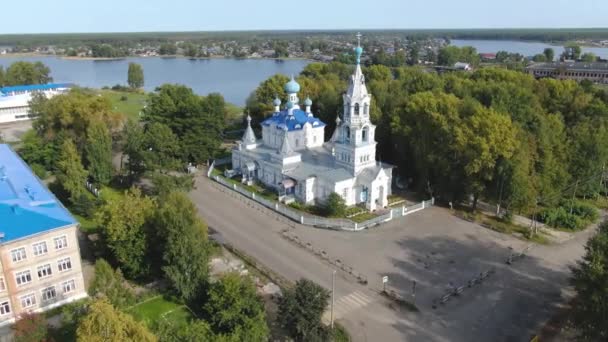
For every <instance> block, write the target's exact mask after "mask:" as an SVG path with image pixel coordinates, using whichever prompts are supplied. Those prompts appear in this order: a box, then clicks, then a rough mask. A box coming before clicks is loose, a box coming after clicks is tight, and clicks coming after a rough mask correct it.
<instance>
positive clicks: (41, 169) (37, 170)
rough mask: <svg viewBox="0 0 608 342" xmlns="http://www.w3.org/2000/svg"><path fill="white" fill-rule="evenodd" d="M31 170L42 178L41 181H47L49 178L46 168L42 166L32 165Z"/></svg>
mask: <svg viewBox="0 0 608 342" xmlns="http://www.w3.org/2000/svg"><path fill="white" fill-rule="evenodd" d="M30 168H31V169H32V171H34V174H35V175H36V176H37V177H38V178H40V179H45V178H46V176H47V171H46V169H45V168H44V166H42V165H40V164H32V165H30Z"/></svg>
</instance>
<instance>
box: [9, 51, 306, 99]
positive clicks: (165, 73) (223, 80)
mask: <svg viewBox="0 0 608 342" xmlns="http://www.w3.org/2000/svg"><path fill="white" fill-rule="evenodd" d="M18 60H22V61H29V62H36V61H40V62H43V63H44V64H46V65H47V66H48V67H49V68H50V69H51V76H52V77H53V81H54V82H60V83H74V84H77V85H79V86H82V87H91V88H101V87H103V86H112V85H115V84H123V85H126V83H127V70H128V65H129V63H130V62H135V63H139V64H141V65H142V67H143V69H144V79H145V86H144V88H145V90H147V91H152V90H154V88H156V87H157V86H159V85H161V84H164V83H180V84H185V85H187V86H188V87H191V88H192V89H193V90H194V92H196V93H197V94H201V95H205V94H209V93H212V92H217V93H220V94H222V95H223V96H224V98H225V99H226V101H228V102H231V103H233V104H236V105H238V106H243V105H244V104H245V101H246V100H247V97H248V96H249V94H251V92H252V91H253V90H255V88H256V87H257V86H258V85H259V84H260V82H262V81H264V80H266V79H267V78H268V77H270V76H272V75H274V74H284V75H297V74H299V73H300V71H302V69H303V68H304V67H305V66H306V65H307V64H309V63H310V61H307V60H283V61H279V60H270V59H199V60H190V59H187V58H161V57H145V58H144V57H132V58H131V57H130V58H125V59H121V60H84V59H83V60H76V59H63V58H60V57H54V56H36V57H2V58H0V66H4V67H5V68H6V67H8V66H9V65H10V64H11V63H13V62H15V61H18Z"/></svg>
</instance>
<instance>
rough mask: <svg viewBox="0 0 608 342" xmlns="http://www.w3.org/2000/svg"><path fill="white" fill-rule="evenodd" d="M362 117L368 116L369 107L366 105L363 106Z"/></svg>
mask: <svg viewBox="0 0 608 342" xmlns="http://www.w3.org/2000/svg"><path fill="white" fill-rule="evenodd" d="M363 115H369V105H368V104H367V103H366V104H364V105H363Z"/></svg>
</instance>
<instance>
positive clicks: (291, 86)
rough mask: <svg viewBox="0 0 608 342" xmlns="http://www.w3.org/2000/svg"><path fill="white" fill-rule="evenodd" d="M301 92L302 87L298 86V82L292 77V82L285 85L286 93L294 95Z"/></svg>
mask: <svg viewBox="0 0 608 342" xmlns="http://www.w3.org/2000/svg"><path fill="white" fill-rule="evenodd" d="M299 91H300V85H299V84H298V82H296V80H294V79H293V76H292V77H291V81H289V82H287V84H285V92H286V93H287V94H293V93H297V92H299Z"/></svg>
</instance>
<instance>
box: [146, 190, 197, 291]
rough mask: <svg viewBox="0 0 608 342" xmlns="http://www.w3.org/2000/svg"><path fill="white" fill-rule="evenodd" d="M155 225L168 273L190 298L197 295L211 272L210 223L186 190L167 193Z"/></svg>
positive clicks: (170, 278) (157, 214)
mask: <svg viewBox="0 0 608 342" xmlns="http://www.w3.org/2000/svg"><path fill="white" fill-rule="evenodd" d="M154 225H155V228H156V229H157V231H158V234H159V239H158V240H156V241H157V243H158V244H160V245H161V246H163V251H162V256H163V263H164V266H163V268H162V269H163V272H164V274H165V277H166V278H167V280H169V282H170V283H171V285H172V287H173V288H174V289H175V290H176V291H177V292H178V293H179V295H180V296H181V297H182V298H183V299H185V300H186V301H190V300H193V299H195V298H197V297H198V296H200V295H201V294H202V290H203V289H204V287H205V286H206V283H207V276H208V262H209V244H208V241H207V225H206V224H205V223H204V222H203V221H202V220H201V219H200V218H199V217H198V214H197V211H196V208H195V207H194V204H192V202H191V201H190V199H188V196H187V195H186V194H184V193H182V192H174V193H171V194H169V195H167V196H166V198H165V199H164V201H163V203H161V205H160V207H159V208H158V210H157V212H156V217H155V220H154Z"/></svg>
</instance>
